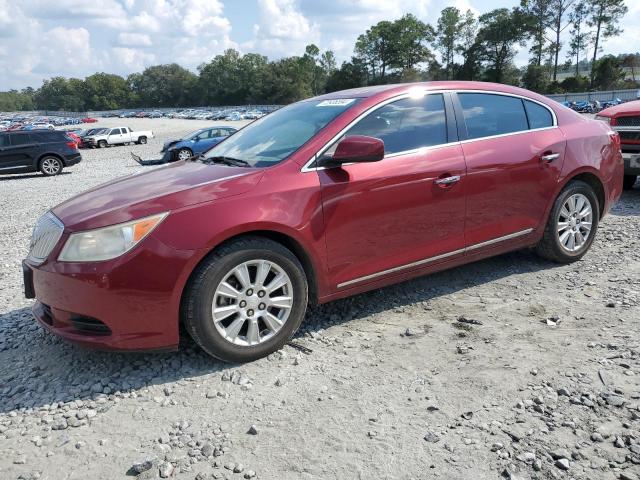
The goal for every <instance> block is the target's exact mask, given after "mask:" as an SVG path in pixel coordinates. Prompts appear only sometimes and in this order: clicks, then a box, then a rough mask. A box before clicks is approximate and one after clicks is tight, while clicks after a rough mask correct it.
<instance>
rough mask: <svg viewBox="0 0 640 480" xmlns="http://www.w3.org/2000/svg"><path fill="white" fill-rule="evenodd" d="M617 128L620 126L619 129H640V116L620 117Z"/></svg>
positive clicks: (617, 120)
mask: <svg viewBox="0 0 640 480" xmlns="http://www.w3.org/2000/svg"><path fill="white" fill-rule="evenodd" d="M616 126H618V127H640V116H637V117H618V118H616Z"/></svg>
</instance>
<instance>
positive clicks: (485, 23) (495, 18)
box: [478, 8, 527, 83]
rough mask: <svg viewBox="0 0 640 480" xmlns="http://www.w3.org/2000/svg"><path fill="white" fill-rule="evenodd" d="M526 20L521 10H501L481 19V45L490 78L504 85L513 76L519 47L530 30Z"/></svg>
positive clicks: (479, 40) (479, 39)
mask: <svg viewBox="0 0 640 480" xmlns="http://www.w3.org/2000/svg"><path fill="white" fill-rule="evenodd" d="M524 17H525V16H524V15H523V14H522V12H520V11H519V10H517V9H514V10H511V11H510V10H508V9H506V8H498V9H496V10H493V11H491V12H488V13H485V14H484V15H481V16H480V19H479V21H480V30H479V31H478V42H479V43H480V45H481V46H482V58H483V59H484V61H485V62H486V64H487V65H486V67H487V68H486V77H487V79H488V80H490V81H494V82H498V83H502V82H506V81H507V79H508V80H509V81H510V82H511V81H512V76H513V62H512V60H513V57H514V56H515V53H516V52H515V46H516V45H518V44H520V45H523V44H524V43H525V39H526V37H527V30H526V29H525V28H523V25H526V19H525V18H524Z"/></svg>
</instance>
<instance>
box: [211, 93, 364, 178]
mask: <svg viewBox="0 0 640 480" xmlns="http://www.w3.org/2000/svg"><path fill="white" fill-rule="evenodd" d="M357 100H358V99H355V98H341V99H335V100H306V101H303V102H298V103H294V104H292V105H289V106H287V107H284V108H281V109H280V110H276V111H275V112H273V113H271V114H269V115H267V116H265V117H262V118H261V119H260V120H256V121H255V122H253V123H251V124H249V125H247V126H246V127H244V128H242V129H241V130H238V131H237V132H236V133H234V134H233V135H232V136H230V137H228V138H227V139H226V140H225V141H223V142H221V143H219V144H218V145H216V146H215V147H213V148H212V149H211V150H209V151H207V153H206V154H205V157H204V160H205V161H206V159H213V158H231V159H237V160H242V161H243V162H246V163H247V164H248V165H249V166H251V167H269V166H271V165H275V164H276V163H279V162H281V161H282V160H284V159H285V158H287V157H288V156H289V155H291V154H292V153H294V152H295V151H296V150H298V149H299V148H300V147H301V146H302V145H304V144H305V143H306V142H307V141H308V140H309V139H310V138H311V137H313V136H314V135H315V134H316V133H318V132H319V131H320V130H321V129H322V128H324V127H325V126H326V125H327V124H328V123H329V122H330V121H331V120H333V119H334V118H336V117H337V116H338V115H340V114H341V113H342V112H344V111H345V110H347V109H348V108H350V107H352V106H353V105H355V104H356V103H357Z"/></svg>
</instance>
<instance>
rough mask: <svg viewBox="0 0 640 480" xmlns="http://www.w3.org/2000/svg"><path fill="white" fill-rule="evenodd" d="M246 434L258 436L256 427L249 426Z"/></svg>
mask: <svg viewBox="0 0 640 480" xmlns="http://www.w3.org/2000/svg"><path fill="white" fill-rule="evenodd" d="M247 433H248V434H249V435H257V434H258V429H257V428H256V426H255V425H251V426H250V427H249V430H247Z"/></svg>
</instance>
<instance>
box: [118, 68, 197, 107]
mask: <svg viewBox="0 0 640 480" xmlns="http://www.w3.org/2000/svg"><path fill="white" fill-rule="evenodd" d="M127 82H128V84H129V86H130V88H131V91H132V92H133V94H134V95H135V98H136V99H137V101H138V104H139V105H140V106H145V107H185V106H189V105H193V104H194V95H195V91H196V86H197V83H198V77H197V76H196V75H195V74H194V73H192V72H190V71H189V70H187V69H185V68H183V67H181V66H180V65H178V64H176V63H172V64H168V65H155V66H153V67H148V68H146V69H145V70H144V71H143V72H142V73H134V74H132V75H129V77H128V78H127Z"/></svg>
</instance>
